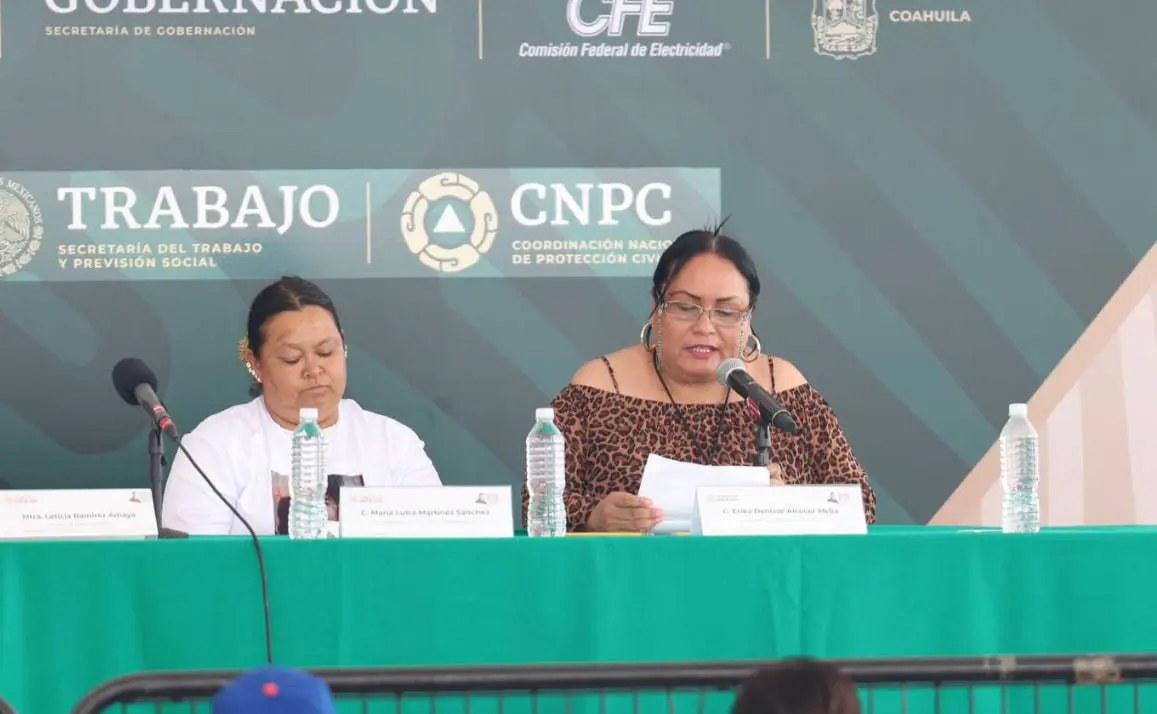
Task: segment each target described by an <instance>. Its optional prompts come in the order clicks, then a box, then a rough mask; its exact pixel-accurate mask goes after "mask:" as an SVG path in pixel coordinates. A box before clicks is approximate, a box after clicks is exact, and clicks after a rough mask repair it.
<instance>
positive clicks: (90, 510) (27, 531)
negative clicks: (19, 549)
mask: <svg viewBox="0 0 1157 714" xmlns="http://www.w3.org/2000/svg"><path fill="white" fill-rule="evenodd" d="M156 537H157V515H156V513H154V512H153V498H152V494H151V493H150V492H149V491H148V490H147V489H134V488H92V489H59V490H58V489H46V490H35V491H0V540H105V539H107V540H129V539H144V538H156Z"/></svg>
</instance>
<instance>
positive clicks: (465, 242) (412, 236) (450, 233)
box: [401, 171, 672, 273]
mask: <svg viewBox="0 0 1157 714" xmlns="http://www.w3.org/2000/svg"><path fill="white" fill-rule="evenodd" d="M671 197H672V187H671V184H669V183H666V182H663V181H650V182H647V183H644V184H642V185H640V186H632V185H630V184H627V183H623V182H621V181H604V182H586V181H578V182H561V181H552V182H549V183H541V182H536V181H532V182H526V183H522V184H519V185H518V186H516V187H514V189H513V191H512V192H511V193H510V196H509V214H508V218H503V219H502V220H503V221H506V220H509V221H510V222H511V223H512V224H513V225H514V226H516V227H521V228H523V229H536V228H543V227H546V226H550V227H553V228H560V229H563V228H570V227H579V228H588V227H591V226H599V227H603V228H615V227H617V226H620V225H622V223H623V221H624V220H626V221H628V222H630V223H636V222H637V224H638V225H642V226H646V227H648V228H659V227H663V226H666V225H669V224H670V223H671V220H672V217H671V203H672V201H671ZM455 203H457V204H459V205H462V204H465V206H466V207H467V208H468V210H469V214H470V217H471V221H470V222H471V224H472V225H471V226H470V228H469V229H468V228H467V226H466V224H465V223H464V222H463V221H462V219H461V217H460V215H459V213H458V211H456V210H455V207H454V204H455ZM438 206H440V207H438ZM431 210H434V211H435V212H436V213H437V218H436V219H435V220H434V221H433V222H434V225H433V227H432V228H428V227H427V226H428V225H429V224H428V219H429V218H430V211H431ZM498 226H499V215H498V209H497V207H496V205H495V203H494V200H493V199H492V198H491V196H490V194H489V193H488V192H487V191H485V190H483V189H482V187H481V186H480V185H479V184H478V182H477V181H475V180H474V179H471V178H470V177H468V176H465V175H463V174H460V173H457V172H452V171H448V172H443V173H439V174H437V175H435V176H431V177H430V178H428V179H426V180H425V181H423V182H422V183H421V184H419V185H418V188H417V189H416V190H415V191H414V192H413V193H411V194H410V195H409V196H408V197H407V198H406V203H405V205H404V207H403V209H402V216H401V228H402V237H403V239H404V240H405V242H406V247H407V248H409V250H410V252H411V253H413V254H414V255H416V256H418V259H419V260H420V261H421V262H422V264H423V265H425V266H426V267H428V268H430V269H431V270H436V271H438V272H442V273H456V272H459V271H462V270H466V269H467V268H469V267H471V266H473V265H475V264H476V263H478V262H479V261H480V260H481V259H482V256H484V255H486V253H487V252H489V251H490V249H491V248H492V247H493V245H494V239H495V237H496V236H497V235H498ZM431 234H434V235H441V236H447V237H448V239H449V240H447V241H445V242H448V243H453V245H450V246H448V245H444V244H439V243H437V242H435V241H434V239H433V236H432V235H431Z"/></svg>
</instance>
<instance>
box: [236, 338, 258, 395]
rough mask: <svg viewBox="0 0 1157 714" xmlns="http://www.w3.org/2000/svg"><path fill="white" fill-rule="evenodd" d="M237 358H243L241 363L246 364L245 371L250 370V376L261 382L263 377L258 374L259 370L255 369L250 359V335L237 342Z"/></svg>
mask: <svg viewBox="0 0 1157 714" xmlns="http://www.w3.org/2000/svg"><path fill="white" fill-rule="evenodd" d="M237 358H238V359H240V360H241V364H243V365H245V371H247V372H249V376H250V377H252V378H253V381H254V382H257V383H258V384H261V378H260V377H258V376H257V370H255V369H253V363H252V362H250V361H249V338H248V337H242V338H241V341H240V342H238V343H237Z"/></svg>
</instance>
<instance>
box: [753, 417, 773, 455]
mask: <svg viewBox="0 0 1157 714" xmlns="http://www.w3.org/2000/svg"><path fill="white" fill-rule="evenodd" d="M755 465H756V466H763V467H764V468H766V467H768V466H770V465H771V420H770V419H768V418H767V416H766V415H765V414H764V413H763V410H762V409H761V410H759V426H757V427H755Z"/></svg>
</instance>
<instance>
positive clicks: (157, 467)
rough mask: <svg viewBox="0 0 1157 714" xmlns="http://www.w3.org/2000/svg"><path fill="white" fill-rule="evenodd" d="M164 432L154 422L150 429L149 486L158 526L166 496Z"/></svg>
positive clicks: (158, 525)
mask: <svg viewBox="0 0 1157 714" xmlns="http://www.w3.org/2000/svg"><path fill="white" fill-rule="evenodd" d="M163 438H164V434H162V433H161V430H160V429H158V428H157V427H156V425H155V424H154V425H153V427H152V428H151V429H149V488H151V489H152V491H153V511H154V512H156V514H157V527H158V528H159V527H160V525H161V504H162V502H163V500H164V497H165V484H164V478H165V442H164V441H163Z"/></svg>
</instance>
